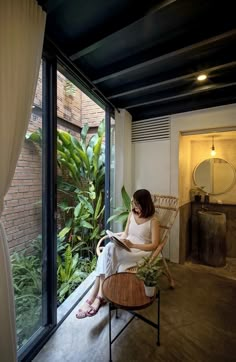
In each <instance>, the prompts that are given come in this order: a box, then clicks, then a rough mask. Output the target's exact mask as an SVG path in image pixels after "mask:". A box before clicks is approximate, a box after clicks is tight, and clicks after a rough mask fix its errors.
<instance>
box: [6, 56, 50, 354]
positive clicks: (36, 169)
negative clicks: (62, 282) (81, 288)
mask: <svg viewBox="0 0 236 362" xmlns="http://www.w3.org/2000/svg"><path fill="white" fill-rule="evenodd" d="M47 67H48V65H47V61H43V60H42V62H41V66H40V72H39V77H38V82H37V88H36V93H35V97H34V103H33V106H32V113H31V118H30V121H29V125H28V130H27V133H26V136H25V140H24V143H23V145H22V150H21V154H20V157H19V160H18V163H17V166H16V170H15V175H14V177H13V180H12V184H11V186H10V188H9V191H8V193H7V195H6V197H5V200H4V203H5V209H4V212H3V214H2V219H1V221H3V224H4V227H5V230H6V235H7V240H8V245H9V250H10V257H11V265H12V274H13V285H14V295H15V312H16V332H17V350H18V360H19V361H29V360H31V357H30V356H31V355H34V354H35V352H36V351H37V348H38V346H39V344H40V343H41V342H40V341H42V340H43V338H45V336H46V335H47V334H48V333H49V332H50V330H51V329H52V328H53V327H54V326H55V323H56V320H55V313H54V314H53V309H54V310H56V304H55V303H56V302H55V301H53V297H52V295H53V293H54V292H53V280H54V283H55V280H56V278H55V276H56V270H55V271H53V268H52V266H53V265H55V256H53V247H54V245H53V244H54V243H53V238H54V235H53V231H52V229H53V225H54V224H55V221H54V216H55V212H54V211H55V210H53V208H54V206H53V203H54V201H53V202H51V201H50V199H51V198H53V192H52V189H53V185H54V183H55V182H54V181H53V175H52V172H51V174H50V175H48V171H47V170H48V169H52V164H53V163H55V160H54V159H53V153H52V151H51V150H50V147H51V146H52V143H53V141H52V139H53V137H52V133H53V132H52V129H53V124H52V122H51V121H50V120H49V118H50V117H51V116H52V113H53V112H51V111H50V108H51V109H52V107H51V106H50V104H51V101H50V99H49V93H50V97H52V94H53V92H50V91H49V88H51V81H52V76H51V75H50V74H49V72H48V71H47ZM49 67H50V65H49ZM53 67H54V68H55V66H53ZM47 88H48V90H47ZM49 115H50V117H49ZM49 158H50V162H49ZM54 158H55V157H54ZM49 194H50V197H49V198H48V195H49ZM50 202H51V205H50ZM53 259H54V262H53ZM53 274H54V277H53ZM54 289H56V288H54Z"/></svg>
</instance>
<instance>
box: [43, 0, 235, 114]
mask: <svg viewBox="0 0 236 362" xmlns="http://www.w3.org/2000/svg"><path fill="white" fill-rule="evenodd" d="M38 2H39V3H40V4H41V5H43V7H44V9H45V10H46V11H47V13H48V15H47V25H46V36H47V38H48V39H50V40H51V41H52V42H53V43H54V44H55V45H56V47H57V48H58V49H60V50H61V52H63V53H64V55H65V56H66V57H67V58H68V59H69V62H70V64H71V65H73V67H74V69H78V70H79V71H80V72H82V73H83V74H84V75H85V76H86V77H87V78H88V79H89V80H90V81H91V84H92V85H94V91H95V92H97V93H98V94H100V92H101V93H102V94H103V95H104V96H105V98H106V99H108V101H109V102H110V103H111V104H113V105H114V106H115V107H116V108H125V109H127V110H128V111H129V112H130V113H131V114H132V116H133V120H138V119H147V118H152V117H157V116H163V115H169V114H173V113H179V112H184V111H190V110H194V109H199V108H206V107H212V106H216V105H222V104H229V103H234V102H235V100H236V59H235V53H236V52H235V45H236V42H235V40H236V27H235V25H236V18H235V12H234V9H233V4H234V2H235V1H234V0H232V1H228V0H224V1H222V0H221V1H218V0H211V1H207V0H162V1H161V0H156V1H153V0H145V1H139V2H138V1H137V0H83V1H81V0H38ZM139 3H140V4H139ZM200 72H205V73H207V74H208V79H207V81H205V82H203V83H199V82H197V81H196V76H197V75H198V74H199V73H200Z"/></svg>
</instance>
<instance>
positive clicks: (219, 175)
mask: <svg viewBox="0 0 236 362" xmlns="http://www.w3.org/2000/svg"><path fill="white" fill-rule="evenodd" d="M193 179H194V182H195V184H196V185H197V187H199V188H201V189H202V190H203V191H204V192H207V193H209V194H212V195H218V194H223V193H224V192H226V191H228V190H230V189H231V187H232V186H233V185H234V183H235V169H234V167H233V166H232V165H231V164H230V163H228V162H227V161H225V160H223V159H222V158H209V159H207V160H204V161H203V162H201V163H199V165H197V166H196V167H195V169H194V171H193Z"/></svg>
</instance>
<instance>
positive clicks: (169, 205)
mask: <svg viewBox="0 0 236 362" xmlns="http://www.w3.org/2000/svg"><path fill="white" fill-rule="evenodd" d="M152 197H153V201H154V205H155V209H156V214H157V216H158V219H159V221H160V243H163V242H164V244H165V243H166V242H167V240H168V238H169V233H170V230H171V228H172V226H173V224H174V221H175V218H176V216H177V214H178V211H179V200H178V198H177V197H175V196H170V195H159V194H153V195H152Z"/></svg>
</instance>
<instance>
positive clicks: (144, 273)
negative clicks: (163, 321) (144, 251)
mask: <svg viewBox="0 0 236 362" xmlns="http://www.w3.org/2000/svg"><path fill="white" fill-rule="evenodd" d="M160 260H161V259H160V258H157V259H155V260H154V261H152V260H151V257H146V258H143V262H142V263H140V264H138V265H137V273H136V276H137V278H139V279H141V280H143V282H144V288H145V294H146V296H147V297H153V296H154V295H155V291H156V287H158V281H159V277H160V275H161V274H162V268H161V267H160Z"/></svg>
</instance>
